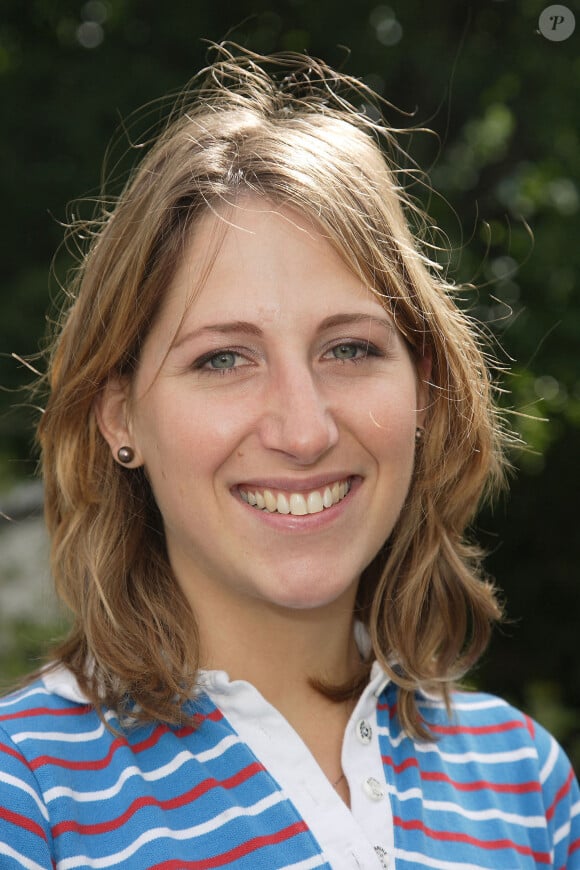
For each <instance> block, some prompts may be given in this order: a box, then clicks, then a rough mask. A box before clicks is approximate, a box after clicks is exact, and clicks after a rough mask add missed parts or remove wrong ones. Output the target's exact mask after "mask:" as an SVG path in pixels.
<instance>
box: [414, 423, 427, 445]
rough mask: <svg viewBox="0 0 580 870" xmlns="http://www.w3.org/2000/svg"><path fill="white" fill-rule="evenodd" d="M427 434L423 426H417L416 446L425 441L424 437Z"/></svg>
mask: <svg viewBox="0 0 580 870" xmlns="http://www.w3.org/2000/svg"><path fill="white" fill-rule="evenodd" d="M424 434H425V430H424V429H423V427H422V426H417V428H416V429H415V444H419V443H420V442H421V441H422V440H423V435H424Z"/></svg>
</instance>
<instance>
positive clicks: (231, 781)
mask: <svg viewBox="0 0 580 870" xmlns="http://www.w3.org/2000/svg"><path fill="white" fill-rule="evenodd" d="M263 770H264V768H263V766H262V765H261V764H259V763H258V762H257V761H255V762H252V764H249V765H248V766H247V767H244V768H242V770H240V771H238V772H237V773H235V774H234V775H233V776H230V777H228V778H227V779H224V780H217V779H214V778H213V777H208V779H204V780H203V782H200V783H198V785H196V786H195V787H194V788H192V789H190V791H187V792H185V793H184V794H181V795H177V797H173V798H169V799H167V800H164V801H160V800H157V799H156V798H154V797H150V796H146V797H142V798H138V799H137V800H135V801H133V803H132V804H131V805H130V806H129V807H127V809H126V810H125V812H124V813H122V814H121V815H120V816H117V817H116V818H114V819H110V820H109V821H107V822H100V823H99V824H94V825H80V824H79V823H78V822H76V821H75V820H74V819H70V820H67V821H64V822H59V824H58V825H55V826H54V828H53V829H52V835H53V837H54V838H55V839H56V837H60V836H61V834H65V833H68V832H70V831H75V833H77V834H91V835H97V834H106V833H109V832H110V831H116V830H118V829H119V828H120V827H122V826H123V825H124V824H125V823H126V822H127V821H128V820H129V819H130V818H131V817H132V816H134V815H135V813H137V812H138V811H139V810H140V809H143V807H152V806H153V807H159V808H160V809H162V810H174V809H177V808H178V807H183V806H187V804H190V803H193V801H195V800H197V799H198V798H200V797H201V796H202V795H203V794H206V792H208V791H211V789H213V788H220V787H221V788H226V789H231V788H235V787H236V786H238V785H240V784H241V783H242V782H246V780H248V779H251V777H252V776H255V775H256V774H257V773H260V772H261V771H263Z"/></svg>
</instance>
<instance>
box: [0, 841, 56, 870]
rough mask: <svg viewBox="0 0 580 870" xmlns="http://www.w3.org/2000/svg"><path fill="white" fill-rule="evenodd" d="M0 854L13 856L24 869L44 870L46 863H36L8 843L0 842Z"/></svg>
mask: <svg viewBox="0 0 580 870" xmlns="http://www.w3.org/2000/svg"><path fill="white" fill-rule="evenodd" d="M0 855H8V857H9V858H14V860H15V861H17V862H18V866H19V867H24V868H25V870H46V864H37V863H36V861H31V860H30V858H27V857H26V856H25V855H21V854H20V852H16V850H15V849H11V848H10V846H9V845H8V843H0Z"/></svg>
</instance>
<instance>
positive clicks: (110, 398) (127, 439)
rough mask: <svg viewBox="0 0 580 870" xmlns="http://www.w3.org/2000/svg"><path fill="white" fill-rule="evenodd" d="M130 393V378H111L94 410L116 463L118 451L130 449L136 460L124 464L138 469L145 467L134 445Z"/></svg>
mask: <svg viewBox="0 0 580 870" xmlns="http://www.w3.org/2000/svg"><path fill="white" fill-rule="evenodd" d="M129 392H130V382H129V379H128V378H121V377H111V378H109V380H108V381H107V383H106V385H105V387H104V388H103V390H102V392H101V393H100V395H99V396H98V398H97V399H96V401H95V405H94V410H95V416H96V419H97V425H98V427H99V429H100V431H101V434H102V436H103V438H104V439H105V441H106V442H107V443H108V445H109V447H110V448H111V453H112V454H113V458H114V459H115V461H117V462H118V461H119V458H118V451H119V448H120V447H130V448H131V450H132V451H133V453H134V458H133V459H132V460H131V461H130V462H126V463H123V464H124V465H125V466H126V467H131V468H138V467H139V466H140V465H143V460H142V458H141V456H140V454H139V451H138V450H137V448H136V447H135V444H134V443H133V442H134V438H133V436H132V433H131V425H130V415H129Z"/></svg>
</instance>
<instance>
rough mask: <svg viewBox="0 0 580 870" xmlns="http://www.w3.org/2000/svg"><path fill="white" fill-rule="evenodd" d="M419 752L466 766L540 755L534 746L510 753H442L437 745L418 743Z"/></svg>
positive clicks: (417, 749) (518, 759) (498, 762)
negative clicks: (467, 764) (435, 755)
mask: <svg viewBox="0 0 580 870" xmlns="http://www.w3.org/2000/svg"><path fill="white" fill-rule="evenodd" d="M415 750H416V751H417V752H435V753H436V754H437V755H439V757H440V758H442V759H443V760H444V761H448V762H450V763H451V764H465V762H466V761H478V762H481V763H482V764H505V763H506V762H512V761H521V760H522V759H523V758H537V757H538V753H537V751H536V749H534V747H533V746H525V747H522V748H521V749H514V750H512V751H510V752H442V751H441V749H439V746H438V745H437V744H436V743H416V744H415Z"/></svg>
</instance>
